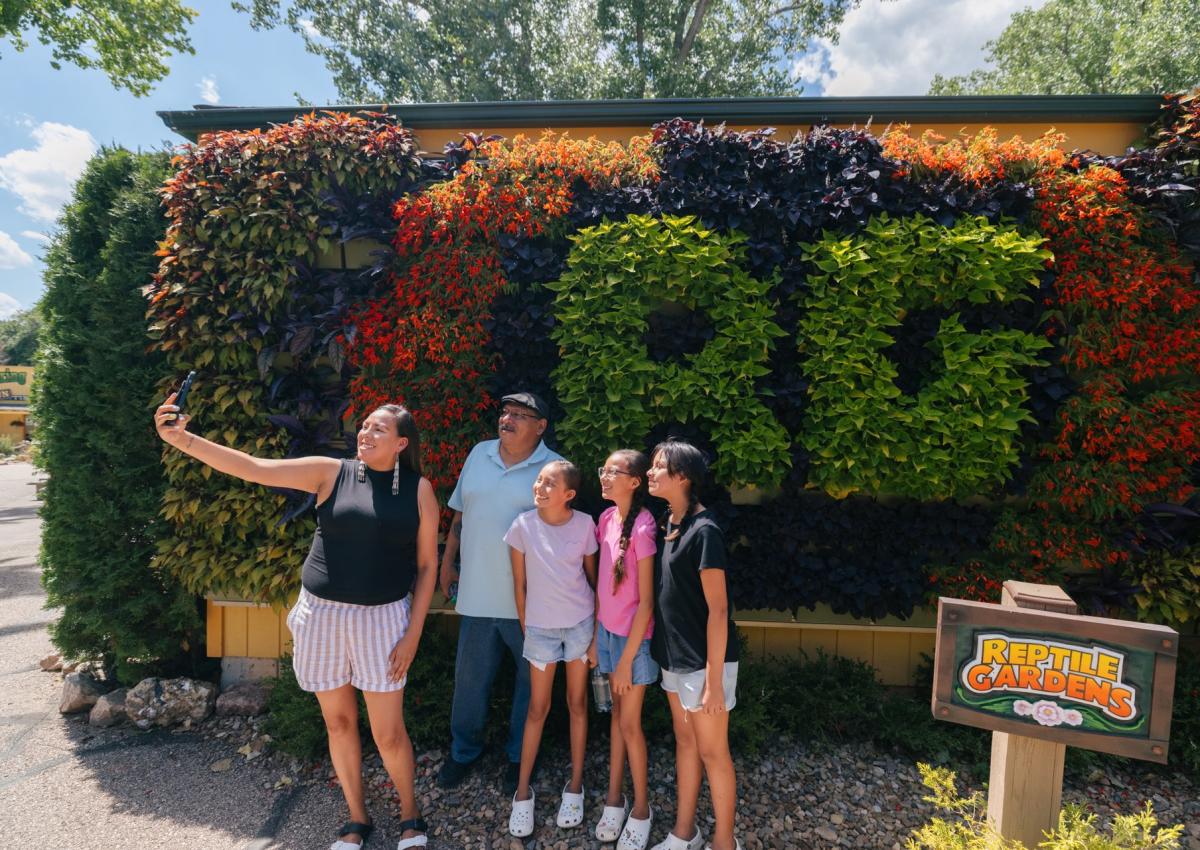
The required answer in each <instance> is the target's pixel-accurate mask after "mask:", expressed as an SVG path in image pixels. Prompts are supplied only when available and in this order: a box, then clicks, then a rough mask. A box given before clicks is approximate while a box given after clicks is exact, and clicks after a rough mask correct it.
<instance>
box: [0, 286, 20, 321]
mask: <svg viewBox="0 0 1200 850" xmlns="http://www.w3.org/2000/svg"><path fill="white" fill-rule="evenodd" d="M20 310H21V302H20V301H18V300H17V299H15V298H13V297H12V296H11V295H9V294H7V293H5V292H0V319H9V318H12V315H13V314H14V313H17V312H19V311H20Z"/></svg>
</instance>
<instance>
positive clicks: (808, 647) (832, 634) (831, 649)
mask: <svg viewBox="0 0 1200 850" xmlns="http://www.w3.org/2000/svg"><path fill="white" fill-rule="evenodd" d="M837 643H838V633H837V630H836V629H808V628H806V629H801V630H800V649H801V650H802V651H803V652H804V654H805V655H807V656H808V657H809V658H810V659H814V658H816V657H817V655H818V654H819V653H821V652H824V653H825V654H826V655H837Z"/></svg>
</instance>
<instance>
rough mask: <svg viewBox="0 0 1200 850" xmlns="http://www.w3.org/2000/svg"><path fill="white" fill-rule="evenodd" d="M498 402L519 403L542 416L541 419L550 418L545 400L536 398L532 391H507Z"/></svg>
mask: <svg viewBox="0 0 1200 850" xmlns="http://www.w3.org/2000/svg"><path fill="white" fill-rule="evenodd" d="M500 403H501V404H508V403H512V404H519V405H521V407H528V408H529V409H530V410H532V411H533V412H534V413H536V414H537V415H538V416H540V417H542V418H543V419H549V418H550V408H549V406H548V405H547V404H546V402H544V401H542V400H541V399H540V398H538V397H537V396H536V395H534V394H533V393H526V392H520V393H509V394H508V395H506V396H504V397H503V398H501V399H500Z"/></svg>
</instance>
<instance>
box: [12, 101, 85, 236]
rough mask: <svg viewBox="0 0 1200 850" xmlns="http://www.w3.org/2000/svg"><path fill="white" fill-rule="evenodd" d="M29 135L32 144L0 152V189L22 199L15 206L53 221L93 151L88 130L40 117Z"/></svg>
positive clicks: (69, 196)
mask: <svg viewBox="0 0 1200 850" xmlns="http://www.w3.org/2000/svg"><path fill="white" fill-rule="evenodd" d="M29 135H30V136H31V137H32V139H33V141H34V143H35V146H34V147H32V148H19V149H17V150H15V151H10V152H9V153H7V154H5V155H4V156H0V189H7V190H8V191H10V192H12V193H13V194H15V195H16V196H17V197H18V198H20V199H21V204H20V205H19V206H18V207H17V209H18V210H19V211H20V212H22V213H24V214H25V215H27V216H29V217H30V218H34V219H38V220H39V221H54V219H55V218H57V216H58V212H59V210H61V209H62V207H63V204H65V203H66V202H67V201H69V200H70V199H71V187H72V186H74V185H75V180H76V179H77V178H78V177H79V175H80V174H81V173H83V169H84V166H85V165H87V161H88V160H89V159H91V157H92V154H93V153H95V152H96V148H97V145H96V140H95V139H93V138H92V134H91V133H89V132H88V131H87V130H81V129H80V128H78V127H72V126H70V125H69V124H56V123H54V122H52V121H43V122H42V123H41V124H38V125H37V126H36V127H34V128H33V129H32V130H31V131H30V133H29Z"/></svg>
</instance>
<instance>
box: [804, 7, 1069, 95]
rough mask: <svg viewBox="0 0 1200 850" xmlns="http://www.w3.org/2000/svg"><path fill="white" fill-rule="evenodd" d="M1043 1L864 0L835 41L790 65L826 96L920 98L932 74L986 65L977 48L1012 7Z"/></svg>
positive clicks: (994, 33)
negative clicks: (911, 96) (836, 41)
mask: <svg viewBox="0 0 1200 850" xmlns="http://www.w3.org/2000/svg"><path fill="white" fill-rule="evenodd" d="M1045 2H1046V0H988V2H986V3H983V2H979V0H891V2H880V0H866V2H864V3H863V4H862V5H860V6H858V7H856V8H854V9H852V10H851V11H850V12H849V13H848V14H847V15H846V19H845V21H844V22H843V23H842V27H841V30H840V33H839V40H838V43H837V44H832V43H830V42H829V41H828V40H826V39H820V40H819V41H818V42H817V43H816V44H815V45H814V48H815V49H814V51H813V52H810V53H808V54H806V55H805V56H803V57H801V58H800V59H799V60H798V61H797V62H796V63H794V64H793V66H792V67H793V70H794V71H795V72H796V73H797V74H798V75H799V76H800V77H801V78H802V79H803V80H804V81H806V82H809V83H817V84H819V85H820V86H821V88H822V90H823V92H824V94H827V95H831V96H842V97H847V96H855V95H859V96H870V95H920V94H925V93H926V92H928V91H929V83H930V81H931V80H932V79H933V75H934V74H942V75H951V74H965V73H967V72H969V71H973V70H974V69H976V68H981V67H983V66H984V64H985V61H984V54H983V45H984V43H985V42H987V41H988V40H989V39H993V38H995V37H996V36H998V35H1000V33H1002V32H1003V31H1004V28H1005V27H1006V26H1008V22H1009V20H1010V19H1011V18H1012V15H1013V13H1014V12H1018V11H1020V10H1021V9H1023V8H1026V7H1030V8H1034V9H1036V8H1038V7H1040V6H1042V5H1043V4H1044V3H1045Z"/></svg>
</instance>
